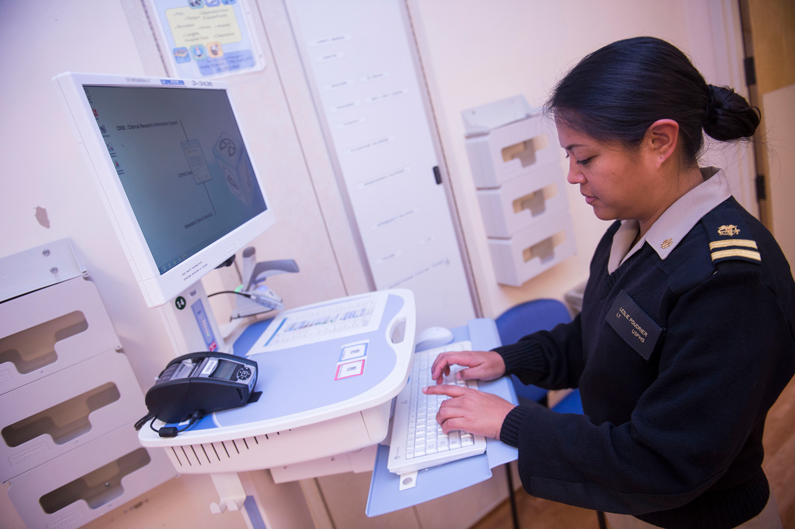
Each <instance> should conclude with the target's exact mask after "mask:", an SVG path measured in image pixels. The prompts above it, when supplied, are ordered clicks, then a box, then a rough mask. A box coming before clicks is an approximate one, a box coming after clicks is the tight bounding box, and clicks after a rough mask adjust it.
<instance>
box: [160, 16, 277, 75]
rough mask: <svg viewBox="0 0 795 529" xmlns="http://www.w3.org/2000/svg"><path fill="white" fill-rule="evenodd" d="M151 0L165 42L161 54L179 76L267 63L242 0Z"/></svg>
mask: <svg viewBox="0 0 795 529" xmlns="http://www.w3.org/2000/svg"><path fill="white" fill-rule="evenodd" d="M148 4H149V5H148V7H149V8H151V10H152V11H153V12H154V14H155V17H153V18H154V19H155V20H156V21H157V22H158V27H159V30H160V34H161V39H162V40H163V42H164V43H165V46H164V47H165V49H162V52H163V55H166V56H167V58H168V60H169V61H170V63H171V66H172V69H173V71H174V72H175V74H176V76H177V77H181V78H186V79H204V78H209V77H220V76H226V75H232V74H237V73H245V72H251V71H257V70H261V69H263V68H264V67H265V59H264V57H263V55H262V52H261V50H260V48H259V45H258V43H257V40H256V36H255V35H254V34H253V32H252V30H251V24H249V17H250V12H249V10H248V6H247V4H246V2H245V1H244V0H148ZM150 15H151V14H150Z"/></svg>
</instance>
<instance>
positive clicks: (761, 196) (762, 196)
mask: <svg viewBox="0 0 795 529" xmlns="http://www.w3.org/2000/svg"><path fill="white" fill-rule="evenodd" d="M756 200H757V201H759V200H767V191H765V175H763V174H758V175H756Z"/></svg>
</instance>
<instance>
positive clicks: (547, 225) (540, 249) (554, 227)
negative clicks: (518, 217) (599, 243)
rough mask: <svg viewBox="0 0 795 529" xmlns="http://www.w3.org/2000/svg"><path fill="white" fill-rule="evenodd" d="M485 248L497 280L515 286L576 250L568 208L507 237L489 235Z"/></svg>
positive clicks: (569, 255)
mask: <svg viewBox="0 0 795 529" xmlns="http://www.w3.org/2000/svg"><path fill="white" fill-rule="evenodd" d="M489 250H490V252H491V260H492V263H493V264H494V273H495V275H496V276H497V282H498V283H501V284H503V285H509V286H514V287H518V286H520V285H521V284H522V283H524V282H525V281H527V280H529V279H531V278H533V277H535V276H537V275H538V274H540V273H541V272H543V271H545V270H548V269H549V268H551V267H553V266H555V265H556V264H558V263H560V262H561V261H562V260H563V259H566V258H567V257H571V256H572V255H574V254H575V253H576V250H577V248H576V245H575V241H574V227H573V226H572V223H571V219H570V218H569V215H568V211H566V210H564V211H559V212H557V213H554V214H552V215H549V216H548V217H546V218H544V219H542V220H539V221H538V222H536V223H533V224H532V225H531V226H529V227H527V228H524V229H523V230H521V231H519V232H517V233H514V234H513V236H512V237H511V238H509V239H489Z"/></svg>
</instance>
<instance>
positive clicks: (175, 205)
mask: <svg viewBox="0 0 795 529" xmlns="http://www.w3.org/2000/svg"><path fill="white" fill-rule="evenodd" d="M64 76H65V77H64ZM56 81H59V84H60V85H61V88H62V90H63V92H64V95H65V96H66V100H67V104H68V105H69V107H70V113H71V115H72V116H73V117H74V118H75V122H76V124H77V128H78V131H79V135H78V136H79V140H82V142H83V143H84V144H85V146H86V150H87V152H88V154H89V157H90V158H91V162H92V165H93V166H94V168H95V169H96V170H97V175H96V176H97V178H98V181H99V184H100V188H101V189H102V190H103V191H104V192H105V193H106V195H107V197H108V204H109V206H110V209H111V217H112V218H114V219H115V220H116V221H117V223H118V225H117V228H118V229H119V231H120V239H121V240H122V244H123V245H127V246H129V247H128V248H126V249H127V250H128V253H129V254H130V255H129V257H130V261H131V262H132V264H133V269H134V270H135V272H136V276H137V277H138V280H139V282H141V283H142V289H143V290H144V295H145V297H146V298H147V302H148V303H149V305H150V306H157V305H160V304H162V303H165V302H167V301H168V300H169V299H171V298H173V297H174V296H176V295H177V294H178V293H179V292H181V291H182V290H185V289H186V288H188V287H189V286H190V285H191V284H193V283H195V282H196V281H197V280H198V279H199V278H201V276H203V275H204V274H206V273H207V272H209V271H210V270H212V269H213V268H214V267H215V266H217V265H218V264H219V263H221V262H223V261H224V260H225V259H227V258H229V257H230V256H231V255H232V254H233V253H234V252H236V251H238V250H239V249H241V247H242V246H243V245H244V244H247V243H248V242H250V241H251V239H253V238H254V237H256V235H258V234H259V233H260V232H261V231H263V230H264V229H265V228H267V227H268V226H270V224H272V222H273V219H272V215H271V214H270V212H269V211H268V209H269V208H268V205H267V203H266V201H265V196H264V193H263V190H262V188H261V186H260V183H259V179H258V177H257V174H256V172H255V170H254V167H253V164H252V161H251V158H250V156H249V152H248V149H247V148H246V144H245V142H244V139H243V134H242V132H241V130H240V127H239V125H238V122H237V119H236V117H235V112H234V110H233V107H232V104H231V102H230V99H229V96H228V93H227V90H226V87H225V85H223V84H222V83H218V82H211V81H202V82H200V83H196V82H194V81H181V80H172V79H148V78H143V79H140V78H117V79H113V78H108V77H107V76H91V75H86V74H62V76H58V77H57V78H56ZM189 84H198V86H196V87H193V86H189ZM64 88H66V89H65V90H64ZM72 99H74V101H72ZM86 114H87V115H86ZM96 158H99V159H96Z"/></svg>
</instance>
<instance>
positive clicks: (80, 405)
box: [0, 351, 146, 481]
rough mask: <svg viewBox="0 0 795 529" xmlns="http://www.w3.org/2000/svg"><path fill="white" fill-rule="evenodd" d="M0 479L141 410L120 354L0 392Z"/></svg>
mask: <svg viewBox="0 0 795 529" xmlns="http://www.w3.org/2000/svg"><path fill="white" fill-rule="evenodd" d="M0 409H2V410H3V422H2V424H0V428H1V430H0V438H1V439H2V443H0V480H2V481H6V480H8V479H9V478H12V477H14V476H17V475H19V474H21V473H23V472H26V471H28V470H30V469H31V468H33V467H35V466H37V465H40V464H42V463H44V462H46V461H49V460H51V459H53V458H56V457H58V456H60V455H63V454H66V453H67V452H69V451H71V450H73V449H75V448H77V447H78V446H81V445H83V444H85V443H86V442H88V441H91V440H92V439H96V438H98V437H100V436H102V435H104V434H106V433H108V432H110V431H112V430H114V429H116V428H119V427H121V426H127V427H129V428H130V432H129V433H130V434H131V435H132V436H133V437H135V432H134V431H132V424H133V423H134V422H135V421H136V419H138V418H139V417H142V416H143V415H145V414H146V407H145V406H144V398H143V393H142V392H141V388H140V386H139V385H138V381H137V380H136V378H135V375H134V374H133V371H132V369H131V368H130V364H129V362H128V361H127V357H126V356H125V355H124V354H123V353H117V352H115V351H110V352H107V353H104V354H102V355H99V356H98V357H96V358H93V359H91V360H90V361H86V362H81V363H79V364H75V365H73V366H71V367H69V368H66V369H63V370H61V371H58V372H56V373H54V374H52V375H50V376H47V377H44V378H41V379H39V380H37V381H36V382H33V383H31V384H27V385H25V386H23V387H21V388H19V389H16V390H14V391H12V392H9V393H5V394H4V395H0Z"/></svg>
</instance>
